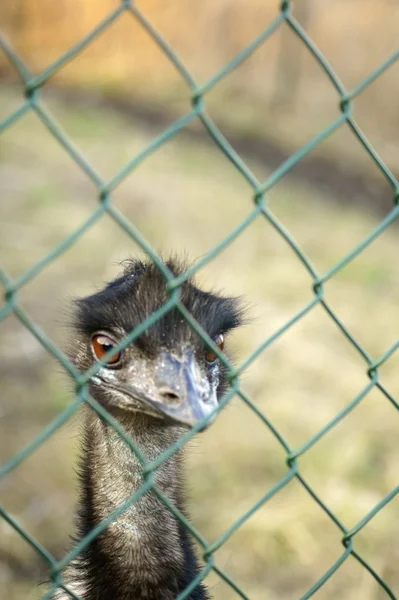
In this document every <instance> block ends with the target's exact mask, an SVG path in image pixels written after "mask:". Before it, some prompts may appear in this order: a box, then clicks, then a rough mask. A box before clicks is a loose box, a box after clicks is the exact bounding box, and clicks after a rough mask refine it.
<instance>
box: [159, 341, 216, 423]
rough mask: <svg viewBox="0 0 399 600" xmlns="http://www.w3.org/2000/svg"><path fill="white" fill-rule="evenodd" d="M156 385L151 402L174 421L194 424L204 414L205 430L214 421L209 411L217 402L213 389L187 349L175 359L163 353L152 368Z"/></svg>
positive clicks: (212, 409) (213, 416)
mask: <svg viewBox="0 0 399 600" xmlns="http://www.w3.org/2000/svg"><path fill="white" fill-rule="evenodd" d="M155 384H156V386H157V391H158V398H159V399H157V400H154V399H151V401H150V403H151V405H152V406H153V407H154V408H156V409H157V410H158V411H160V412H161V413H163V414H165V415H167V416H168V417H170V418H171V419H173V420H174V421H177V422H179V423H182V424H184V425H188V426H189V427H194V425H196V424H197V423H199V422H200V421H202V420H203V419H204V418H206V417H210V418H209V419H208V421H207V422H206V423H205V424H204V427H203V429H206V428H207V427H208V426H209V425H210V424H211V423H212V422H213V420H214V418H215V416H216V415H215V414H214V415H212V417H211V416H210V415H211V413H212V412H213V411H214V409H215V408H216V407H217V405H218V401H217V397H216V389H213V388H211V386H210V384H209V381H208V379H207V378H206V377H205V375H203V374H202V373H201V370H200V369H199V367H198V365H197V362H196V360H195V357H194V355H193V354H192V353H191V352H190V353H187V354H186V355H185V356H183V357H182V358H177V357H176V356H173V355H172V354H170V353H169V352H162V354H161V357H160V360H159V363H158V365H157V367H156V369H155Z"/></svg>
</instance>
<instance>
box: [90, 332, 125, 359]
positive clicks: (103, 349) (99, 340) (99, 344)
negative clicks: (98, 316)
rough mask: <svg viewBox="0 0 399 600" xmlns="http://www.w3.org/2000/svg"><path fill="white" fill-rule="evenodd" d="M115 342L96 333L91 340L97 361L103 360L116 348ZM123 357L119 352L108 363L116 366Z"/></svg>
mask: <svg viewBox="0 0 399 600" xmlns="http://www.w3.org/2000/svg"><path fill="white" fill-rule="evenodd" d="M115 345H116V344H115V342H114V340H111V338H109V337H108V336H107V335H103V334H102V333H96V334H95V335H93V337H92V339H91V347H92V350H93V354H94V356H95V358H96V359H97V360H102V359H103V358H104V356H105V355H106V354H107V352H109V351H110V350H112V348H114V347H115ZM121 356H122V352H117V353H116V354H115V355H114V356H112V358H110V359H109V360H108V361H107V364H108V365H116V363H117V362H119V360H120V358H121Z"/></svg>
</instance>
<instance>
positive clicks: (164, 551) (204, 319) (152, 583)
mask: <svg viewBox="0 0 399 600" xmlns="http://www.w3.org/2000/svg"><path fill="white" fill-rule="evenodd" d="M166 264H167V266H168V267H169V269H170V270H171V271H172V272H173V273H174V274H175V275H179V274H180V273H182V272H183V271H184V270H185V266H184V265H183V264H181V263H179V262H178V261H176V260H171V261H169V262H167V263H166ZM180 291H181V302H182V303H183V305H184V306H185V307H186V308H187V309H188V310H189V312H190V313H191V314H192V316H193V317H194V318H195V319H196V321H197V322H198V323H199V324H200V325H201V326H202V327H203V329H204V330H205V331H206V332H207V333H208V335H209V336H210V337H211V338H212V339H213V340H214V341H215V343H216V344H217V346H218V347H219V348H220V350H223V348H224V339H225V336H226V334H227V333H228V332H230V331H231V330H232V329H234V328H236V327H238V326H239V325H240V323H241V316H242V310H241V306H240V302H239V300H238V299H236V298H230V297H224V296H222V295H220V294H214V293H210V292H206V291H203V290H201V289H199V288H198V287H197V286H196V285H195V283H194V281H193V280H189V281H186V282H185V283H184V284H183V285H182V287H181V289H180ZM167 299H168V294H167V288H166V282H165V279H164V277H163V275H162V274H161V273H160V271H159V269H158V268H157V267H156V266H154V265H153V264H152V263H151V262H148V261H141V260H133V261H129V262H128V263H127V267H126V268H125V271H124V273H123V274H122V276H120V277H118V278H117V279H116V280H114V281H113V282H111V283H109V284H108V285H107V286H106V287H105V288H104V289H103V290H102V291H99V292H97V293H95V294H93V295H91V296H89V297H87V298H82V299H78V300H77V301H76V302H75V307H76V310H75V312H74V335H73V339H72V341H71V348H70V356H71V359H72V360H73V362H74V364H75V365H76V366H77V368H78V369H79V371H81V372H84V371H86V370H87V369H88V368H90V367H91V366H92V365H93V364H94V363H95V361H97V360H100V359H103V358H104V357H106V356H107V352H109V351H110V350H111V349H112V348H114V347H115V345H116V344H118V342H120V340H122V339H123V337H124V336H126V334H128V333H129V332H130V331H131V330H132V329H133V328H134V327H136V326H137V325H139V324H140V323H142V322H143V321H144V320H145V319H146V318H147V317H148V316H149V315H151V314H152V313H153V312H154V311H156V310H157V309H158V308H159V307H161V306H162V305H163V304H164V303H165V302H166V301H167ZM226 379H227V377H226V369H225V367H224V365H223V364H222V362H221V361H219V359H218V357H217V355H216V353H214V352H212V351H211V350H210V349H209V347H207V346H206V345H205V344H204V342H203V340H202V339H201V338H200V337H199V336H198V335H197V334H196V333H195V332H194V331H193V329H192V328H191V327H190V326H189V325H188V323H187V322H186V320H185V319H184V318H183V317H182V315H181V313H180V312H179V311H178V310H177V309H176V308H173V309H172V310H171V311H170V312H168V313H167V314H165V315H164V316H163V317H162V318H161V319H160V320H158V321H157V322H156V323H155V324H153V325H152V326H151V327H150V328H149V329H148V330H147V331H145V332H144V333H143V334H142V335H140V336H139V337H138V338H137V339H136V340H134V342H133V343H132V344H130V345H129V346H128V347H127V348H126V349H125V350H124V351H122V352H119V353H117V354H114V355H113V356H111V357H110V358H109V360H108V362H107V363H106V365H105V366H103V367H101V368H100V369H99V371H98V372H97V373H96V375H95V376H93V377H92V378H91V380H90V382H89V387H90V393H91V395H92V396H93V397H94V398H95V399H96V400H97V401H98V402H99V403H100V404H101V405H102V406H103V407H105V408H106V410H107V411H108V412H109V413H110V414H111V415H112V416H113V417H114V418H115V419H117V421H118V422H119V423H120V424H121V425H122V426H123V427H124V429H125V430H126V431H127V432H128V434H129V435H130V436H131V437H132V439H133V440H134V441H135V443H136V444H137V446H138V447H139V448H140V450H141V452H142V453H143V454H144V456H145V457H146V458H147V459H148V460H150V461H152V460H154V459H156V458H157V457H158V456H159V455H160V454H161V453H162V452H163V451H164V450H166V449H167V448H168V447H169V446H170V445H171V444H173V443H174V442H176V441H177V440H178V439H179V438H180V437H181V436H182V435H183V434H184V432H185V431H186V430H187V427H192V426H193V425H194V424H196V423H198V422H199V421H200V420H202V419H203V418H204V417H206V416H210V415H211V413H212V412H213V411H214V408H215V407H216V406H217V403H218V400H219V399H220V397H221V395H222V394H223V392H224V390H225V389H226V386H227V382H226ZM82 410H83V412H84V415H83V417H84V418H83V431H82V444H81V446H82V447H81V457H80V470H79V471H80V472H79V481H80V499H79V505H78V513H77V530H78V534H77V536H76V539H77V540H79V539H81V538H82V537H84V536H85V535H86V534H87V533H89V532H90V531H91V530H92V529H93V528H94V527H95V526H96V525H97V524H98V523H100V522H101V521H102V520H103V519H105V518H106V517H107V516H108V515H109V514H110V513H111V512H112V511H114V510H115V509H116V508H118V507H119V506H120V505H121V504H122V503H123V502H125V501H126V500H127V499H128V498H130V497H131V496H132V494H133V493H134V492H135V491H136V490H138V489H139V488H140V486H141V485H142V484H143V483H144V478H143V474H142V471H141V465H140V463H139V461H138V459H137V458H136V456H135V454H134V453H133V452H132V450H131V449H130V448H129V447H128V445H127V444H126V443H125V442H124V441H123V440H122V439H121V437H120V436H119V434H118V433H117V432H116V431H115V429H114V428H113V427H112V426H111V425H109V424H108V423H107V422H106V420H104V419H102V418H101V417H100V416H99V415H98V414H97V413H96V412H95V411H93V410H92V409H91V408H89V407H84V408H83V409H82ZM183 452H184V450H180V451H179V452H178V453H176V454H175V455H173V456H172V457H171V458H169V459H168V460H167V461H166V462H164V463H163V464H162V465H161V466H160V467H159V468H158V469H157V471H156V475H155V482H156V484H157V486H159V488H160V489H161V490H162V491H163V492H164V493H165V494H166V495H167V496H168V498H170V499H171V501H172V502H173V503H174V504H175V505H176V506H177V507H178V508H179V510H181V511H182V512H183V514H186V509H185V498H184V489H183V484H182V473H181V470H182V459H183ZM199 570H200V565H199V562H198V559H197V556H196V553H195V550H194V546H193V544H192V541H191V538H190V535H189V534H188V532H187V531H186V530H185V528H184V527H183V526H182V525H181V524H179V522H178V521H177V520H176V519H175V517H174V516H173V515H172V514H171V513H170V511H169V510H168V509H167V508H166V507H165V506H164V504H163V503H162V502H161V501H160V500H159V499H158V497H157V496H156V495H155V494H154V493H153V492H151V491H149V492H147V493H146V494H145V495H144V496H141V497H140V498H139V499H138V500H137V501H136V502H135V503H134V504H133V505H131V506H130V507H129V508H128V509H127V510H126V511H125V512H124V513H123V514H122V515H120V516H119V517H117V518H116V519H115V520H114V521H113V522H111V524H110V525H109V526H108V527H107V529H106V530H104V531H103V532H102V533H101V534H100V535H99V536H98V537H97V538H96V539H94V540H93V541H92V542H91V543H90V544H89V545H88V546H87V547H86V548H85V550H84V551H83V552H82V553H81V554H80V555H79V556H78V557H77V558H76V559H75V560H74V561H72V562H71V564H70V565H69V566H68V567H67V569H66V570H65V572H64V575H63V581H64V582H65V584H66V585H67V586H68V587H69V589H71V590H72V591H73V592H74V593H76V594H77V595H79V596H80V597H81V598H82V599H84V600H173V599H175V598H176V597H177V596H178V595H179V593H181V592H182V591H183V590H184V589H185V588H186V587H187V586H188V585H189V584H190V583H191V582H192V580H193V579H194V578H195V576H196V575H197V574H198V573H199ZM53 597H54V599H57V600H61V599H62V600H66V599H67V598H70V596H69V594H68V593H67V592H65V591H64V590H60V589H59V590H58V591H57V592H56V593H55V595H54V596H53ZM189 599H190V600H206V599H209V595H208V593H207V591H206V589H205V587H204V585H203V584H202V583H199V584H198V585H197V586H196V588H195V589H194V590H193V591H192V592H191V593H190V595H189Z"/></svg>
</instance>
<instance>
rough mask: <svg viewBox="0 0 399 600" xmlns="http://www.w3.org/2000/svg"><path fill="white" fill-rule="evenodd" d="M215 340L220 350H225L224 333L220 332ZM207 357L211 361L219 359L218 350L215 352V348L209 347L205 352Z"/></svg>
mask: <svg viewBox="0 0 399 600" xmlns="http://www.w3.org/2000/svg"><path fill="white" fill-rule="evenodd" d="M213 341H214V342H215V344H216V346H217V347H218V348H219V350H223V348H224V335H223V334H222V333H219V335H217V336H216V337H215V339H214V340H213ZM205 358H206V360H207V361H208V362H209V363H213V362H215V360H216V359H217V354H216V352H213V350H211V349H208V350H207V351H206V352H205Z"/></svg>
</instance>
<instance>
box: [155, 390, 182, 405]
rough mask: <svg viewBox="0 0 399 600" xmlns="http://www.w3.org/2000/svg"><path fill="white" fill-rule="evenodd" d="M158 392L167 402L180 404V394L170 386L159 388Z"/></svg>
mask: <svg viewBox="0 0 399 600" xmlns="http://www.w3.org/2000/svg"><path fill="white" fill-rule="evenodd" d="M159 393H160V395H161V397H162V399H163V400H165V401H166V402H167V403H168V404H180V396H179V395H178V394H176V392H174V391H173V390H171V389H170V388H161V389H160V390H159Z"/></svg>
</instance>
